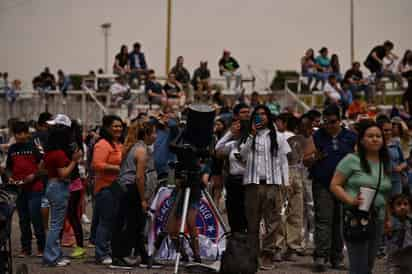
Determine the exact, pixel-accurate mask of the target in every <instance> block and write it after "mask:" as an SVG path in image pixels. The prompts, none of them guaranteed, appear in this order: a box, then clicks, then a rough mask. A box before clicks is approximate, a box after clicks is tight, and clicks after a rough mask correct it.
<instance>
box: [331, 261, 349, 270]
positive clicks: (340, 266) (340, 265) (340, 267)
mask: <svg viewBox="0 0 412 274" xmlns="http://www.w3.org/2000/svg"><path fill="white" fill-rule="evenodd" d="M330 264H331V266H332V268H333V269H336V270H345V264H344V263H343V260H331V262H330Z"/></svg>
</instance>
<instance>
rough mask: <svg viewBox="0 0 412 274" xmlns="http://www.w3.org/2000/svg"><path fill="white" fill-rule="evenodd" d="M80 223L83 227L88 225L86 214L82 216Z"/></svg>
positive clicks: (88, 220)
mask: <svg viewBox="0 0 412 274" xmlns="http://www.w3.org/2000/svg"><path fill="white" fill-rule="evenodd" d="M82 223H83V224H84V225H88V224H90V223H91V221H90V219H89V218H88V217H87V215H86V214H82Z"/></svg>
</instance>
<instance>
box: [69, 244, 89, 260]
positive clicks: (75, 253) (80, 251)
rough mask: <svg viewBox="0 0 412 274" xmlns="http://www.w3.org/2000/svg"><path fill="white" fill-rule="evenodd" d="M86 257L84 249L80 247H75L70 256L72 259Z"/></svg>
mask: <svg viewBox="0 0 412 274" xmlns="http://www.w3.org/2000/svg"><path fill="white" fill-rule="evenodd" d="M85 255H86V249H84V248H83V247H80V246H76V247H75V248H74V250H73V253H72V254H71V255H70V258H72V259H81V258H83V257H84V256H85Z"/></svg>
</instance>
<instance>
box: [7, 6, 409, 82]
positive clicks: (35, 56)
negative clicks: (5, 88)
mask: <svg viewBox="0 0 412 274" xmlns="http://www.w3.org/2000/svg"><path fill="white" fill-rule="evenodd" d="M173 2H174V5H173V24H172V63H174V62H175V58H176V57H177V56H179V55H183V56H184V57H185V62H186V64H187V66H188V68H189V69H190V70H192V69H194V68H195V67H196V66H197V64H198V63H199V61H200V60H201V59H206V60H208V61H209V67H210V69H211V70H212V73H213V74H214V75H216V74H217V60H218V59H219V57H220V55H221V52H222V50H223V49H224V48H227V49H230V50H231V51H232V53H233V55H234V56H235V57H236V58H237V59H238V61H239V63H240V65H241V67H242V71H243V72H244V73H247V65H250V66H251V67H252V68H253V70H255V71H256V73H257V74H258V75H259V76H260V78H264V73H263V72H264V71H265V70H267V71H270V72H271V73H272V72H273V71H274V70H275V69H298V68H299V59H300V57H301V56H302V54H303V53H304V51H305V50H306V49H307V48H309V47H312V48H314V49H315V50H318V49H319V48H320V47H322V46H327V47H329V48H330V52H331V53H338V54H339V56H340V58H341V64H342V67H343V68H347V66H348V65H349V60H350V47H349V46H350V44H349V18H350V17H349V2H350V1H349V0H288V1H282V0H207V1H201V0H173ZM166 3H167V0H116V1H115V0H71V1H67V0H0V37H1V38H0V39H1V43H0V45H1V50H0V71H9V73H10V78H16V77H18V78H22V79H24V80H25V82H26V85H27V82H30V81H31V79H32V77H33V76H34V75H35V74H38V73H39V72H40V71H41V70H42V69H43V68H44V67H45V66H50V68H51V70H52V71H54V72H55V71H57V69H59V68H61V69H63V70H65V71H67V72H68V73H74V72H78V73H87V72H88V71H89V70H91V69H94V70H95V69H97V68H98V67H103V64H104V53H103V34H102V31H101V29H100V27H99V26H100V25H101V24H102V23H104V22H111V23H112V25H113V27H112V30H111V35H110V38H109V39H110V44H109V49H110V59H109V66H110V67H111V65H112V63H113V57H114V55H115V54H116V53H117V51H118V50H119V48H120V45H121V44H126V45H128V46H129V48H130V47H131V46H132V44H133V42H135V41H139V42H141V43H142V45H143V51H144V52H145V53H146V55H147V60H148V63H149V66H150V67H152V68H154V69H155V70H156V71H158V73H159V74H164V67H165V35H166V34H165V32H166ZM355 8H356V12H355V24H356V27H355V42H356V44H355V45H356V59H358V60H361V61H363V60H364V58H365V55H366V54H367V53H368V52H369V50H370V49H371V48H372V46H374V45H376V44H378V43H382V42H383V41H384V40H386V39H391V40H393V41H394V42H395V47H396V48H395V50H396V52H398V53H399V55H402V54H403V51H404V50H405V49H407V48H412V36H411V35H408V32H407V31H408V30H409V27H410V26H411V25H412V16H411V14H412V1H410V0H390V1H389V0H355Z"/></svg>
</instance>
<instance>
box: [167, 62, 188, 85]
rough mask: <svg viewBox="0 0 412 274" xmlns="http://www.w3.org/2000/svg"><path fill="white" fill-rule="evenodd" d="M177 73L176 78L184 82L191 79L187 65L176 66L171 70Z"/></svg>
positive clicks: (186, 82)
mask: <svg viewBox="0 0 412 274" xmlns="http://www.w3.org/2000/svg"><path fill="white" fill-rule="evenodd" d="M170 72H172V73H174V74H175V75H176V80H177V81H179V82H180V83H182V84H188V83H189V81H190V73H189V71H188V70H187V69H186V68H185V67H178V66H174V67H173V68H172V70H171V71H170Z"/></svg>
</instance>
